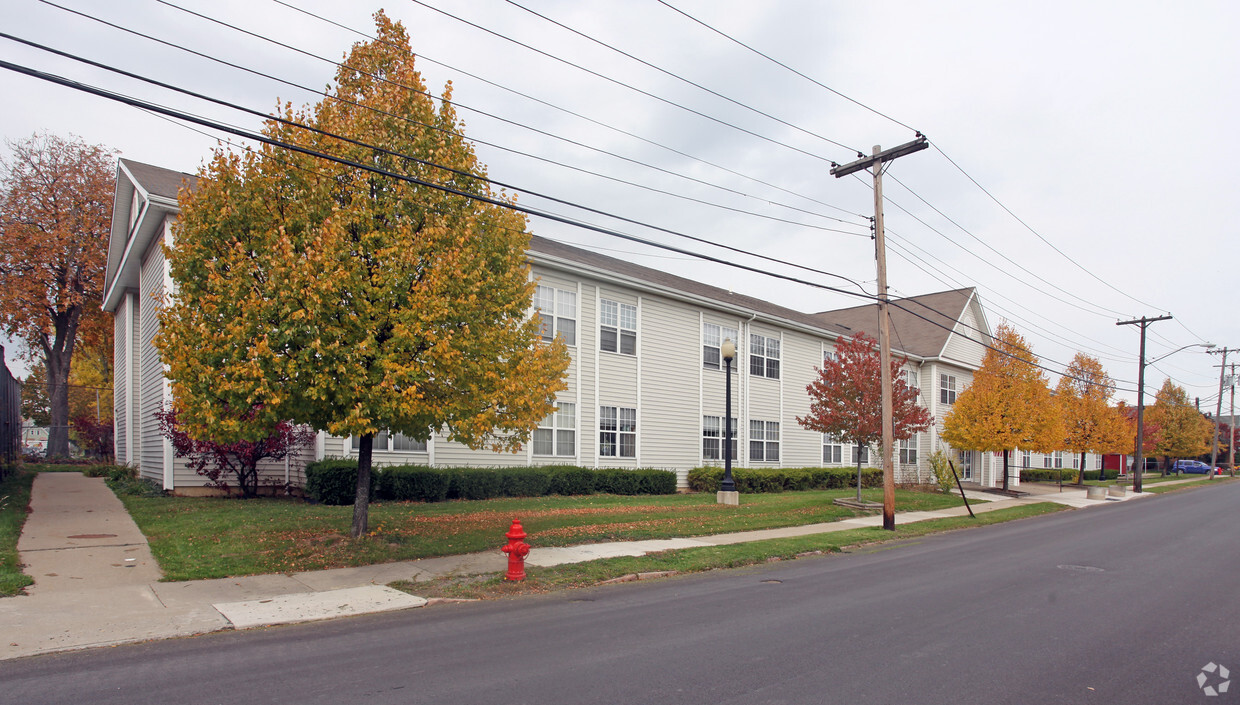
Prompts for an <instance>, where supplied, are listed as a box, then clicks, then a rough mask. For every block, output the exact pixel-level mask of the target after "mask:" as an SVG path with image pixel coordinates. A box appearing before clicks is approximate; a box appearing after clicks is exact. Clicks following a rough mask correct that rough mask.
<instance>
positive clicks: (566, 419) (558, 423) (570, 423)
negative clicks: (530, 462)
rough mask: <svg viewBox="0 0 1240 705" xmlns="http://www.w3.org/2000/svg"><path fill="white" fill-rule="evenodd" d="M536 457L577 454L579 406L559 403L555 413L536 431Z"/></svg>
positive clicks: (549, 415)
mask: <svg viewBox="0 0 1240 705" xmlns="http://www.w3.org/2000/svg"><path fill="white" fill-rule="evenodd" d="M533 441H534V455H559V456H573V455H576V454H577V405H576V404H573V403H571V402H565V401H558V402H556V403H555V411H553V412H551V413H550V414H547V418H545V419H543V420H542V422H541V423H539V424H538V428H536V429H534V436H533Z"/></svg>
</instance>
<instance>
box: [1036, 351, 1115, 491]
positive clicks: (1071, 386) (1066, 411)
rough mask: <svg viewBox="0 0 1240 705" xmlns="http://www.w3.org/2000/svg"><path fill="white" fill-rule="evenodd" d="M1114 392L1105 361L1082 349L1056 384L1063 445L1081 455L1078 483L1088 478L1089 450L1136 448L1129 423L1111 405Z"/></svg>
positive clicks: (1109, 450) (1092, 451)
mask: <svg viewBox="0 0 1240 705" xmlns="http://www.w3.org/2000/svg"><path fill="white" fill-rule="evenodd" d="M1114 392H1115V382H1114V381H1113V380H1112V379H1111V377H1110V375H1108V374H1107V373H1106V370H1105V369H1103V367H1102V362H1100V361H1099V360H1098V358H1095V357H1090V356H1089V355H1086V354H1084V353H1079V352H1078V353H1077V354H1076V356H1075V357H1073V358H1072V362H1071V363H1069V364H1068V368H1067V369H1066V370H1065V371H1064V375H1063V376H1062V377H1060V378H1059V384H1058V385H1057V386H1056V387H1055V400H1056V402H1058V405H1059V412H1060V418H1061V419H1062V421H1063V430H1064V439H1063V443H1062V446H1061V447H1063V448H1066V449H1067V450H1070V451H1072V452H1074V453H1079V454H1080V456H1081V460H1080V465H1079V467H1080V471H1079V472H1078V473H1077V476H1076V484H1078V485H1080V484H1084V481H1085V454H1086V453H1126V452H1127V451H1128V450H1129V449H1131V448H1132V445H1133V437H1132V435H1131V434H1130V433H1129V429H1128V424H1127V422H1126V421H1125V419H1124V418H1123V417H1122V416H1121V415H1120V412H1119V410H1118V409H1116V408H1115V407H1113V406H1111V395H1112V394H1114Z"/></svg>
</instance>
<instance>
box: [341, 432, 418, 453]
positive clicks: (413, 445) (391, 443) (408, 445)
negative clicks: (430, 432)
mask: <svg viewBox="0 0 1240 705" xmlns="http://www.w3.org/2000/svg"><path fill="white" fill-rule="evenodd" d="M352 445H353V451H354V452H359V451H361V449H362V437H361V436H353V439H352ZM370 450H371V452H383V453H386V452H388V451H393V450H395V451H403V452H406V453H425V452H426V442H425V441H415V440H414V439H412V438H410V437H409V436H406V435H405V434H403V433H388V432H387V431H380V432H378V433H376V434H375V440H374V442H373V443H372V444H371V446H370Z"/></svg>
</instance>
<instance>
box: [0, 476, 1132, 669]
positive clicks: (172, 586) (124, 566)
mask: <svg viewBox="0 0 1240 705" xmlns="http://www.w3.org/2000/svg"><path fill="white" fill-rule="evenodd" d="M1022 489H1025V490H1032V494H1030V496H1028V497H1022V498H1019V499H1008V498H1005V497H1002V496H1000V495H994V494H988V493H984V492H975V491H968V492H967V495H968V496H969V499H970V502H971V503H972V502H976V504H975V505H974V507H973V509H974V511H975V512H984V511H993V510H995V509H1001V508H1003V507H1011V506H1016V505H1020V504H1030V503H1034V502H1045V501H1051V502H1058V503H1061V504H1066V505H1069V506H1073V507H1087V506H1096V505H1099V504H1105V503H1106V501H1098V500H1089V499H1086V498H1085V491H1084V490H1079V489H1070V488H1065V489H1064V490H1063V491H1062V492H1058V491H1056V490H1057V488H1050V489H1048V488H1043V487H1041V486H1036V487H1031V486H1029V485H1025V486H1022ZM1142 496H1149V495H1147V494H1142V495H1132V494H1128V495H1127V496H1126V497H1124V498H1122V499H1131V498H1135V497H1142ZM1115 499H1116V498H1112V500H1110V501H1115ZM30 506H31V514H30V516H29V517H28V519H27V520H26V524H25V527H24V529H23V531H22V535H21V538H20V539H19V541H18V551H19V553H20V555H21V559H22V562H23V563H25V565H26V569H25V570H26V573H27V574H28V575H30V576H31V577H33V578H34V580H35V583H34V585H32V586H31V587H29V588H27V590H26V591H27V593H28V594H27V595H25V596H18V597H11V598H3V599H0V634H2V635H3V637H0V660H3V659H10V658H17V657H21V656H29V655H32V654H39V653H46V652H52V651H63V650H67V649H81V648H88V647H94V646H105V645H112V644H119V643H126V642H134V641H145V640H148V639H164V638H170V637H176V636H189V635H193V634H202V633H205V632H211V631H218V630H222V629H242V628H248V627H255V626H265V625H273V624H285V623H291V622H300V621H309V620H314V619H326V618H331V617H339V616H346V615H352V614H362V613H368V612H378V611H384V610H394V609H406V608H410V607H420V606H422V605H425V604H427V601H426V600H425V599H423V598H420V597H414V596H412V595H408V594H406V593H404V592H401V591H399V590H394V589H392V588H389V587H386V585H387V583H390V582H393V581H396V580H412V581H419V580H430V579H432V578H436V577H440V576H445V575H470V574H480V573H491V572H500V571H502V570H504V569H505V568H506V565H507V557H506V556H505V555H504V554H503V553H501V552H500V551H499V550H498V545H497V549H496V550H495V551H490V552H487V553H484V554H470V555H462V556H445V557H442V558H427V559H422V560H416V561H400V562H396V563H384V564H380V565H371V566H360V567H357V568H337V569H333V570H320V571H310V572H303V573H289V574H277V575H254V576H247V577H240V578H223V579H219V580H195V581H190V582H159V578H160V572H159V569H158V566H157V565H156V563H155V561H154V560H153V559H152V557H151V553H150V549H149V547H148V545H147V542H146V538H145V537H144V536H143V535H142V533H141V532H140V531H139V530H138V527H137V526H136V525H135V524H134V522H133V520H132V519H131V518H130V517H129V515H128V514H127V513H126V512H125V509H124V507H123V505H122V504H121V503H120V501H119V500H118V499H117V498H116V497H115V495H113V494H112V491H111V490H109V489H108V488H107V486H106V485H105V484H104V482H103V480H102V479H97V478H87V477H84V476H82V475H80V474H78V473H40V474H39V475H38V477H36V478H35V482H34V488H33V492H32V495H31V501H30ZM966 513H967V512H966V510H965V508H964V507H954V508H951V509H944V510H938V511H932V512H905V513H899V514H897V515H896V523H897V524H907V523H912V522H916V521H925V520H927V519H938V518H943V517H950V516H961V515H964V514H966ZM881 524H882V517H881V516H867V517H859V518H856V519H849V520H846V521H839V522H831V523H825V524H810V525H806V526H793V527H787V528H782V529H766V530H761V531H747V532H741V533H733V534H723V535H718V536H703V537H696V538H681V539H661V540H650V541H629V542H613V543H602V544H587V545H582V546H572V547H567V548H534V549H533V550H532V551H531V552H530V555H529V558H528V559H527V563H529V564H530V565H533V566H553V565H560V564H564V563H577V562H582V561H589V560H595V559H599V558H609V557H614V556H641V555H645V554H647V553H651V552H655V551H665V550H669V549H677V548H693V547H697V546H721V545H728V544H736V543H745V542H749V541H762V540H766V539H773V538H785V537H791V536H805V535H809V534H818V533H826V532H831V531H846V530H848V529H856V528H860V527H867V526H879V525H881ZM531 541H532V542H533V543H535V544H536V543H537V537H536V536H532V537H531Z"/></svg>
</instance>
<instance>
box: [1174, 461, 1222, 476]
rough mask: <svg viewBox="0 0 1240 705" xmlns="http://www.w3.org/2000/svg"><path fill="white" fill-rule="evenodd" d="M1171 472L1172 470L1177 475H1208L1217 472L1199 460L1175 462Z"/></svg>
mask: <svg viewBox="0 0 1240 705" xmlns="http://www.w3.org/2000/svg"><path fill="white" fill-rule="evenodd" d="M1172 470H1174V471H1175V472H1176V473H1177V474H1178V473H1182V472H1188V473H1194V474H1197V475H1209V474H1212V473H1214V472H1217V470H1216V469H1214V468H1211V467H1210V466H1209V465H1207V464H1206V463H1203V462H1201V461H1200V460H1177V461H1175V465H1173V466H1172Z"/></svg>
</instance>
